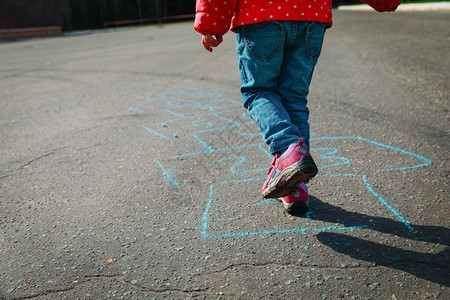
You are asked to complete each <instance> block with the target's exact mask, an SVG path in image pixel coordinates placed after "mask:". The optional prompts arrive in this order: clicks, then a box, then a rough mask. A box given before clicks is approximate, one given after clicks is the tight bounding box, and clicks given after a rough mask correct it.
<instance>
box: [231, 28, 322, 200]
mask: <svg viewBox="0 0 450 300" xmlns="http://www.w3.org/2000/svg"><path fill="white" fill-rule="evenodd" d="M295 24H296V22H295ZM292 28H293V22H275V21H273V22H264V23H259V24H251V25H246V26H242V27H240V28H238V29H237V30H236V43H237V55H238V60H239V69H240V71H241V79H242V84H243V85H242V88H241V92H242V95H243V97H244V107H246V108H247V109H248V111H249V113H250V115H251V116H252V118H253V119H254V120H255V121H256V123H257V124H258V126H259V128H260V130H261V133H262V134H263V136H264V139H265V141H266V143H267V144H269V146H270V152H271V153H272V154H274V153H277V152H279V151H280V152H282V151H284V150H286V149H287V150H286V151H285V152H284V153H283V154H282V155H275V156H274V158H273V160H272V167H270V169H269V173H268V177H267V180H266V181H265V182H264V185H263V188H262V194H263V196H264V197H266V198H271V197H275V198H277V197H284V196H287V195H290V194H291V193H294V192H295V191H297V190H298V187H299V183H301V182H305V181H308V180H309V179H311V178H313V177H314V176H315V175H316V174H317V166H316V164H315V163H314V160H313V159H312V157H311V155H310V154H309V151H308V150H307V149H306V148H305V147H304V146H303V141H304V139H300V136H301V134H300V131H299V128H298V127H297V126H296V125H294V124H292V122H291V119H290V116H289V113H288V111H287V110H286V108H285V106H284V103H283V100H282V97H281V95H280V92H279V87H280V84H281V82H280V74H281V72H282V68H283V60H284V52H285V51H286V44H287V43H288V42H289V43H290V42H291V41H294V40H295V35H292V33H293V32H296V31H295V30H291V29H292ZM305 107H306V104H305Z"/></svg>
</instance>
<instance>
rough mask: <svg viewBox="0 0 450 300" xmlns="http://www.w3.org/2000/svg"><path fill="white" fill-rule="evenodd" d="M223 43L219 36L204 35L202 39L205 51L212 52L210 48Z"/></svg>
mask: <svg viewBox="0 0 450 300" xmlns="http://www.w3.org/2000/svg"><path fill="white" fill-rule="evenodd" d="M222 42H223V38H222V36H221V35H212V34H204V35H203V37H202V44H203V47H205V49H206V50H208V51H209V52H213V49H212V47H217V46H219V45H220V43H222Z"/></svg>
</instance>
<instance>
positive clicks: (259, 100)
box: [195, 0, 400, 214]
mask: <svg viewBox="0 0 450 300" xmlns="http://www.w3.org/2000/svg"><path fill="white" fill-rule="evenodd" d="M364 2H366V3H367V4H369V5H370V6H372V7H374V8H375V9H376V10H377V11H392V10H395V9H396V8H397V6H398V5H399V3H400V0H364ZM331 5H332V3H331V0H197V7H196V12H197V14H196V19H195V30H196V31H198V32H199V33H201V34H202V35H203V37H202V44H203V46H204V47H205V49H206V50H208V51H210V52H212V51H213V48H214V47H217V46H219V44H220V43H221V42H222V41H223V39H222V36H223V35H224V34H225V33H226V32H227V31H228V30H232V31H233V32H235V33H236V46H237V47H236V49H237V57H238V61H239V70H240V73H241V81H242V87H241V93H242V96H243V99H244V107H245V108H246V109H247V110H248V112H249V114H250V116H251V117H252V118H253V120H254V121H255V122H256V123H257V125H258V127H259V129H260V131H261V133H262V135H263V137H264V140H265V142H266V143H267V144H268V145H269V149H270V152H271V153H272V155H273V159H272V166H271V167H270V169H269V172H268V177H267V180H266V181H265V182H264V185H263V188H262V194H263V196H264V197H265V198H278V199H280V200H281V201H282V202H283V205H284V207H285V209H286V211H287V212H288V213H291V214H301V213H305V212H306V211H307V210H308V206H307V200H308V190H307V187H306V185H305V183H306V182H308V181H309V180H310V179H312V178H313V177H314V176H315V175H316V174H317V172H318V169H317V166H316V164H315V163H314V160H313V158H312V157H311V154H310V153H309V150H308V149H309V136H310V133H309V123H308V116H309V110H308V107H307V95H308V92H309V85H310V83H311V78H312V74H313V71H314V67H315V65H316V63H317V60H318V58H319V55H320V52H321V48H322V42H323V38H324V34H325V31H326V29H327V28H329V27H331V24H332V16H331Z"/></svg>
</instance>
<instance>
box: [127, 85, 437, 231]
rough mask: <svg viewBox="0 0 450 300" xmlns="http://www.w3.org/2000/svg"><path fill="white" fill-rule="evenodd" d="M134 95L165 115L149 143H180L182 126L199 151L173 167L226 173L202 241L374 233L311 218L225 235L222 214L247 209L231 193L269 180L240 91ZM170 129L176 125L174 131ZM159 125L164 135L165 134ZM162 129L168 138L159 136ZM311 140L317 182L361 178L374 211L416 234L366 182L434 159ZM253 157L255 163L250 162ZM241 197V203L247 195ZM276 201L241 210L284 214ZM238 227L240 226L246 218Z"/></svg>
mask: <svg viewBox="0 0 450 300" xmlns="http://www.w3.org/2000/svg"><path fill="white" fill-rule="evenodd" d="M132 96H133V97H134V98H135V99H136V101H139V103H138V106H139V107H143V108H144V109H145V103H149V105H151V106H150V107H154V106H155V105H156V106H158V107H159V108H161V111H162V112H165V113H166V115H162V116H158V118H159V119H158V120H154V121H152V122H150V123H148V124H143V125H142V128H144V129H145V130H146V131H147V132H148V133H151V135H148V136H149V138H155V139H156V140H155V142H159V143H166V142H168V141H171V142H174V140H173V139H169V138H168V136H170V135H173V136H174V137H177V134H176V133H175V132H174V130H177V129H180V128H181V127H182V128H183V133H184V132H187V133H186V134H187V135H188V137H189V139H190V140H189V142H188V144H189V149H191V150H192V149H195V148H196V149H197V150H194V151H186V152H184V153H181V154H177V155H174V156H172V160H173V162H174V163H175V161H177V159H178V158H186V159H193V160H195V159H196V160H199V159H203V158H205V159H211V160H212V161H213V162H215V163H216V164H217V167H218V168H219V169H220V170H223V172H221V174H223V175H222V177H220V178H217V180H216V182H213V183H211V184H209V186H205V200H206V206H205V210H204V212H203V217H202V230H201V235H202V236H203V237H204V238H220V237H221V238H225V237H238V236H240V237H245V236H254V235H260V234H279V233H284V234H288V233H303V232H307V231H330V230H355V229H362V228H368V227H370V226H369V225H366V224H360V225H355V226H340V225H339V224H337V225H336V226H320V224H319V223H318V222H317V221H315V220H312V219H311V215H310V213H308V214H307V215H306V218H304V220H305V222H307V223H304V222H303V223H302V224H303V225H304V226H301V227H298V228H287V227H285V228H282V227H283V226H284V225H283V224H281V223H280V224H279V225H280V226H279V228H275V227H276V225H277V224H271V226H272V227H271V228H272V229H270V228H268V227H267V226H266V225H264V224H263V225H260V228H259V229H258V228H256V227H255V228H254V226H255V225H254V224H253V223H251V222H250V221H249V222H248V224H247V225H246V226H247V227H248V228H247V229H253V228H254V229H255V230H240V228H238V222H237V223H236V226H235V227H233V226H231V228H228V229H226V230H222V229H221V228H220V226H217V228H213V227H212V226H213V224H214V223H215V222H214V220H216V221H217V220H219V221H220V216H221V215H222V214H223V213H224V211H228V210H230V209H229V208H230V205H238V204H241V201H242V199H233V198H230V197H232V196H230V195H229V194H232V192H233V191H237V190H238V188H236V187H235V188H233V186H234V185H241V186H239V188H241V189H242V185H243V186H244V187H248V186H249V185H251V189H254V190H257V191H259V189H260V187H259V186H260V185H261V184H262V182H263V181H264V180H265V179H266V177H265V176H266V172H267V169H268V164H269V163H270V159H271V155H270V153H269V152H268V150H267V145H265V144H264V142H263V141H262V140H261V137H260V134H259V132H258V130H257V127H256V125H255V123H254V122H253V121H251V120H250V119H251V117H250V116H249V115H248V113H247V111H246V110H245V109H244V108H243V107H242V104H241V101H240V94H239V92H237V91H230V90H223V91H219V92H215V91H207V90H203V89H200V88H195V87H182V88H179V89H173V90H169V91H165V92H164V93H155V94H152V95H151V96H146V95H138V94H134V95H132ZM150 103H151V104H150ZM125 108H126V109H128V110H132V111H136V112H144V110H141V109H135V108H133V106H131V105H130V106H125ZM166 124H170V126H167V125H166ZM161 126H162V127H164V128H163V129H162V128H161ZM156 128H159V129H160V130H164V131H163V132H161V131H157V130H156ZM186 134H184V135H183V139H178V140H179V141H180V142H181V140H183V143H185V144H186V140H185V138H184V136H185V135H186ZM186 138H187V137H186ZM310 140H311V142H312V144H313V145H317V146H316V147H313V148H312V149H311V153H312V154H313V156H314V157H315V159H316V160H317V161H318V164H319V175H318V178H324V179H325V178H330V179H332V178H333V177H342V178H348V180H359V178H360V181H359V182H360V184H361V187H362V188H365V189H367V190H368V191H369V192H370V194H371V195H372V196H373V201H374V202H373V203H374V204H373V206H376V205H377V203H378V204H381V205H382V207H384V208H385V210H383V212H382V213H390V214H392V216H393V217H394V218H396V219H397V220H399V222H401V223H402V224H404V226H406V227H407V228H408V229H409V230H414V228H412V226H411V225H410V222H409V221H408V220H407V219H406V218H405V217H404V216H402V214H401V212H400V211H399V210H398V209H396V208H394V205H393V204H392V203H390V201H389V199H385V198H383V197H382V196H381V193H380V192H376V191H375V190H374V188H373V186H372V185H371V184H370V183H369V181H368V179H367V178H368V177H367V175H368V174H375V175H376V174H378V173H380V172H393V171H405V170H413V169H416V168H420V167H426V166H428V165H430V164H431V161H430V160H428V159H427V158H425V157H423V156H421V155H418V154H415V153H412V152H410V151H406V150H403V149H400V148H397V147H393V146H390V145H387V144H385V143H381V142H378V141H374V140H370V139H367V138H363V137H360V136H336V137H320V136H317V135H316V133H315V132H312V131H311V139H310ZM343 144H345V146H343ZM161 147H164V144H161ZM182 149H184V148H182ZM349 149H350V150H349ZM344 150H345V151H344ZM374 152H376V155H374ZM364 153H365V154H364ZM237 154H238V155H237ZM369 154H370V155H369ZM366 156H370V157H371V161H370V162H368V161H366ZM249 157H251V158H252V159H251V160H250V159H249ZM156 163H157V164H158V166H159V167H160V168H161V170H162V171H163V173H164V176H165V179H166V180H168V181H169V182H170V183H171V185H172V186H174V187H178V186H179V184H178V182H177V181H176V178H175V177H176V176H175V177H174V176H173V175H171V174H172V173H171V174H169V172H168V171H167V169H166V167H165V166H163V165H162V163H161V162H160V161H159V160H158V161H156ZM167 163H169V164H170V163H171V161H170V160H169V161H165V164H167ZM171 169H172V170H174V167H173V166H171ZM176 173H177V172H175V174H176ZM180 173H181V172H180ZM345 180H347V179H345ZM186 184H187V183H186ZM219 186H224V187H225V189H224V188H220V189H219V188H217V189H216V187H219ZM224 190H225V191H227V192H231V193H229V194H220V193H221V192H220V191H224ZM250 193H251V192H250ZM238 196H240V197H241V198H242V195H238ZM369 200H370V199H369ZM275 202H276V201H275V200H274V199H268V200H264V201H255V203H248V206H245V207H244V208H243V210H245V209H253V210H255V211H253V213H254V215H252V216H251V217H252V218H256V217H258V216H259V215H262V214H264V212H259V214H258V211H257V210H267V209H272V210H281V209H282V208H281V206H279V204H277V205H278V206H277V207H275V206H274V207H271V206H273V205H275V204H274V203H275ZM242 205H246V204H242ZM251 207H253V208H251ZM239 209H241V208H240V207H237V208H235V209H234V212H233V213H234V214H239V213H241V214H243V213H244V212H243V211H240V210H239ZM318 213H320V212H318ZM234 216H235V215H230V216H229V218H228V219H227V222H229V221H230V220H232V219H233V217H234ZM218 218H219V219H218ZM212 219H214V220H212ZM261 223H262V222H261ZM239 224H242V218H241V221H240V222H239ZM258 226H259V225H258ZM264 226H266V227H264Z"/></svg>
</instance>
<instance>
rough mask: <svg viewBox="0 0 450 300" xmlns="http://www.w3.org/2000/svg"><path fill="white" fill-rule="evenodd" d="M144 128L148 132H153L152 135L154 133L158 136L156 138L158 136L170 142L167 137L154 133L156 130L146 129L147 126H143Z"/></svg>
mask: <svg viewBox="0 0 450 300" xmlns="http://www.w3.org/2000/svg"><path fill="white" fill-rule="evenodd" d="M143 127H144V129H145V130H147V131H148V132H151V133H153V134H154V135H156V136H158V137H160V138H162V139H165V140H169V138H168V137H167V136H164V135H162V134H161V133H159V132H156V131H154V130H152V129H150V128H148V127H145V126H143Z"/></svg>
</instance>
